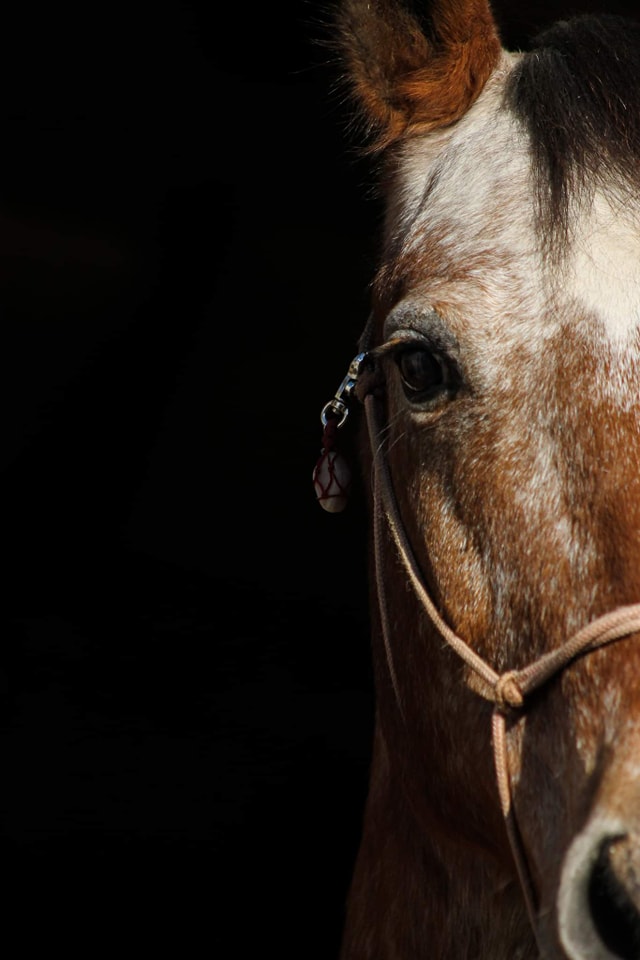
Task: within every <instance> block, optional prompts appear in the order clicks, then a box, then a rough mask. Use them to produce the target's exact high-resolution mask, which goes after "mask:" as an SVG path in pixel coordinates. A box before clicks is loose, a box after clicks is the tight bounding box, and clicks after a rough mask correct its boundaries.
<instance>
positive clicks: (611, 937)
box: [558, 810, 640, 960]
mask: <svg viewBox="0 0 640 960" xmlns="http://www.w3.org/2000/svg"><path fill="white" fill-rule="evenodd" d="M634 812H635V811H633V810H629V818H628V819H627V818H626V817H624V816H623V817H621V816H619V815H617V814H616V815H615V816H611V815H607V814H606V813H605V812H603V811H602V810H597V811H596V812H594V814H593V815H592V816H591V818H590V820H589V821H588V823H587V825H586V827H585V828H584V830H582V832H581V833H579V834H578V836H577V837H576V838H575V839H574V841H573V843H572V844H571V846H570V847H569V850H568V852H567V855H566V857H565V861H564V865H563V868H562V875H561V880H560V889H559V894H558V924H559V934H560V941H561V944H562V947H563V949H564V950H565V952H566V954H567V957H569V958H570V960H638V958H640V815H638V816H634Z"/></svg>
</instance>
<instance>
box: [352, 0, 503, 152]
mask: <svg viewBox="0 0 640 960" xmlns="http://www.w3.org/2000/svg"><path fill="white" fill-rule="evenodd" d="M422 2H423V3H424V5H425V11H424V19H420V20H419V19H418V18H417V16H416V15H415V14H414V13H413V12H410V11H409V10H408V9H407V5H405V3H403V2H401V0H342V3H341V7H340V12H339V15H338V29H339V38H338V42H339V45H340V47H341V49H342V54H343V58H344V61H345V63H346V67H347V71H348V79H349V80H350V82H351V85H352V89H353V92H354V94H355V97H356V99H357V100H359V102H360V105H361V107H362V108H363V110H364V116H365V120H366V122H367V124H368V126H369V127H370V128H371V129H372V131H373V132H374V139H373V142H372V149H383V148H385V147H387V146H389V145H390V144H391V143H393V142H395V141H397V140H399V139H400V138H401V137H403V136H407V135H408V136H410V135H412V134H414V133H424V132H427V131H429V130H434V129H436V128H438V127H444V126H447V125H448V124H450V123H453V122H454V121H456V120H458V119H459V118H460V117H461V116H462V115H463V114H464V113H465V112H466V111H467V110H468V108H469V107H470V106H471V104H472V103H473V102H474V100H475V99H476V97H477V96H478V95H479V93H480V92H481V90H482V88H483V87H484V85H485V83H486V82H487V80H488V78H489V75H490V74H491V72H492V70H493V69H494V67H495V66H496V63H497V61H498V58H499V56H500V51H501V43H500V38H499V36H498V30H497V27H496V23H495V20H494V17H493V14H492V12H491V8H490V6H489V2H488V0H430V2H429V0H422ZM415 5H416V6H417V3H416V4H415Z"/></svg>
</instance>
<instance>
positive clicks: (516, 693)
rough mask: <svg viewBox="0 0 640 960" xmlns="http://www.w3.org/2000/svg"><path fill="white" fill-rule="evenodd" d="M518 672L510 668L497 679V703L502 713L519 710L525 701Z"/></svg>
mask: <svg viewBox="0 0 640 960" xmlns="http://www.w3.org/2000/svg"><path fill="white" fill-rule="evenodd" d="M517 677H518V672H517V671H516V670H508V671H507V672H506V673H503V674H502V675H501V676H499V677H498V679H497V680H496V683H495V686H494V688H493V696H494V701H495V705H496V707H497V708H498V710H500V712H501V713H507V711H508V710H519V709H520V707H521V706H522V705H523V703H524V694H523V692H522V690H521V689H520V685H519V684H518V679H517Z"/></svg>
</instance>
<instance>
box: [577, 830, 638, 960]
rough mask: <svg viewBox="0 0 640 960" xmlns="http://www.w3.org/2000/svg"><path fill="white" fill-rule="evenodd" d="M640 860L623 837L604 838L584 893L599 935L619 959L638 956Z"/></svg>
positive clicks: (635, 958) (631, 958)
mask: <svg viewBox="0 0 640 960" xmlns="http://www.w3.org/2000/svg"><path fill="white" fill-rule="evenodd" d="M636 862H637V863H640V859H638V854H637V851H636V849H635V845H631V844H630V843H629V842H628V841H627V839H626V838H625V837H613V838H612V837H608V838H605V839H604V840H603V841H602V843H601V845H600V850H599V853H598V857H597V860H596V861H595V864H594V866H593V869H592V871H591V876H590V878H589V884H588V888H587V896H588V901H589V910H590V913H591V919H592V921H593V925H594V927H595V930H596V932H597V934H598V936H599V937H600V938H601V940H602V942H603V944H604V945H605V946H606V948H607V949H608V950H610V951H611V953H612V954H613V955H614V956H616V957H620V958H621V960H638V957H640V912H639V910H638V906H637V904H640V877H639V876H638V875H637V873H636V866H635V864H636Z"/></svg>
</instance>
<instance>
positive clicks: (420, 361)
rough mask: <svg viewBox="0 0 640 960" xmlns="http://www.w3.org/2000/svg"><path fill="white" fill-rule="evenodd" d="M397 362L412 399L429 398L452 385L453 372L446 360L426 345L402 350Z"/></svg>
mask: <svg viewBox="0 0 640 960" xmlns="http://www.w3.org/2000/svg"><path fill="white" fill-rule="evenodd" d="M396 363H397V365H398V369H399V370H400V375H401V376H402V383H403V386H404V389H405V393H406V394H407V396H408V398H409V399H410V400H423V399H428V398H429V397H430V396H433V395H434V394H436V393H438V392H440V391H441V390H445V389H446V388H447V387H449V386H450V385H451V372H450V370H449V368H448V367H447V365H446V363H445V362H444V360H443V359H442V358H441V357H439V356H438V355H437V354H435V353H431V351H430V350H426V349H425V348H424V347H412V348H409V349H404V350H402V351H400V353H399V355H398V356H397V358H396Z"/></svg>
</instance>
